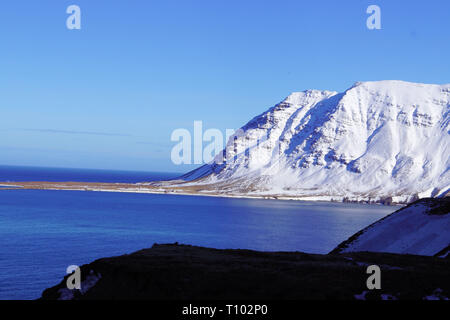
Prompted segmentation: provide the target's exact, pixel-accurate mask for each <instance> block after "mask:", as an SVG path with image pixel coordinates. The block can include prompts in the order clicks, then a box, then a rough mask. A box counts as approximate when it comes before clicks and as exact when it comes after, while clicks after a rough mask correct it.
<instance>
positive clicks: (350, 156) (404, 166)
mask: <svg viewBox="0 0 450 320" xmlns="http://www.w3.org/2000/svg"><path fill="white" fill-rule="evenodd" d="M449 111H450V84H444V85H435V84H420V83H412V82H405V81H398V80H385V81H370V82H356V83H355V84H354V85H353V86H352V87H350V88H349V89H347V90H345V91H344V92H341V93H339V92H335V91H327V90H305V91H302V92H293V93H291V94H290V95H289V96H287V97H286V98H285V99H284V100H283V101H281V102H280V103H279V104H277V105H275V106H273V107H271V108H269V109H268V110H267V111H266V112H263V113H261V114H260V115H258V116H256V117H254V118H253V119H251V120H250V121H249V122H248V123H247V124H245V125H244V126H243V127H242V128H241V129H240V130H238V133H237V134H235V136H232V137H231V138H230V140H229V141H228V143H227V146H226V148H225V149H224V151H223V152H222V153H220V154H219V155H217V156H216V158H215V159H214V161H213V162H212V163H209V164H206V165H204V166H202V167H200V168H198V169H196V170H193V171H191V172H189V173H187V174H185V175H183V176H182V177H181V178H180V179H179V180H176V181H174V182H175V183H178V184H180V183H181V184H182V185H184V186H199V185H202V186H205V189H204V191H205V192H206V193H208V192H213V191H214V192H219V193H223V194H239V195H261V196H286V197H289V196H294V197H299V196H300V197H305V198H317V199H322V200H343V199H344V198H347V199H351V200H369V201H370V200H375V201H379V200H380V199H382V198H388V197H392V198H393V199H394V201H397V202H408V201H411V200H413V199H417V198H422V197H429V196H439V195H442V194H444V193H446V192H448V190H449V187H450V173H449V167H450V161H449V158H450V138H449V134H450V112H449ZM224 159H225V161H222V160H224ZM174 182H172V183H174Z"/></svg>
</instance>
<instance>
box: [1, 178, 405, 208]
mask: <svg viewBox="0 0 450 320" xmlns="http://www.w3.org/2000/svg"><path fill="white" fill-rule="evenodd" d="M17 189H21V190H64V191H91V192H123V193H147V194H170V195H184V196H202V197H219V198H237V199H265V200H285V201H286V200H291V201H317V202H343V201H342V197H338V196H321V195H317V196H308V195H303V196H292V195H280V194H261V195H258V194H233V193H225V192H224V193H219V192H215V191H212V190H208V189H207V188H206V189H205V188H202V186H198V187H192V186H183V185H179V184H175V183H174V184H170V185H161V184H159V183H158V182H155V184H154V185H151V184H140V183H136V184H135V183H99V182H48V181H29V182H28V181H27V182H0V190H17ZM349 202H353V203H365V204H380V202H379V201H374V202H370V203H368V202H367V201H365V200H355V201H349ZM399 204H403V203H392V205H399Z"/></svg>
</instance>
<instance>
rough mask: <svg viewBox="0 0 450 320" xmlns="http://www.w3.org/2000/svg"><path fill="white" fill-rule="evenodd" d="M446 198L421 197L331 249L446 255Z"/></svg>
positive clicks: (449, 222)
mask: <svg viewBox="0 0 450 320" xmlns="http://www.w3.org/2000/svg"><path fill="white" fill-rule="evenodd" d="M449 230H450V198H448V197H447V198H442V199H431V198H429V199H421V200H418V201H416V202H414V203H412V204H410V205H408V206H406V207H404V208H402V209H400V210H398V211H396V212H394V213H392V214H390V215H389V216H387V217H385V218H383V219H381V220H379V221H377V222H375V223H374V224H372V225H370V226H368V227H367V228H365V229H363V230H361V231H359V232H358V233H356V234H355V235H353V236H352V237H350V238H349V239H348V240H346V241H344V242H343V243H341V244H340V245H339V246H338V247H337V248H336V249H334V250H333V251H332V253H345V252H358V251H371V252H390V253H401V254H418V255H427V256H432V255H436V256H440V257H447V256H448V253H449V251H450V232H449Z"/></svg>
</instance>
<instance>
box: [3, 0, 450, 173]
mask: <svg viewBox="0 0 450 320" xmlns="http://www.w3.org/2000/svg"><path fill="white" fill-rule="evenodd" d="M72 4H76V5H78V6H80V8H81V13H82V17H81V30H68V29H67V28H66V19H67V17H68V14H66V8H67V7H68V6H69V5H72ZM370 4H376V5H378V6H379V7H380V8H381V24H382V29H381V30H368V29H367V28H366V19H367V17H368V16H369V15H368V14H366V8H367V7H368V6H369V5H370ZM449 15H450V2H449V1H447V0H442V1H435V0H430V1H406V0H404V1H402V0H398V1H379V0H373V1H357V0H354V1H350V0H349V1H335V0H330V1H321V0H317V1H299V0H297V1H283V0H278V1H261V0H260V1H252V0H246V1H242V0H241V1H234V0H227V1H219V0H208V1H203V0H196V1H190V0H183V1H182V0H178V1H167V0H164V1H148V0H146V1H144V0H142V1H138V0H136V1H130V0H128V1H125V0H120V1H112V0H108V1H103V0H95V1H93V0H87V1H86V0H72V1H62V0H59V1H54V0H39V1H31V0H28V1H23V0H15V1H8V2H3V3H2V5H1V8H0V41H1V50H0V132H1V138H0V155H1V158H0V164H8V165H35V166H56V167H78V168H104V169H126V170H146V171H178V172H183V171H185V170H187V169H189V168H188V167H187V166H175V165H173V164H172V163H171V160H170V150H171V148H172V147H173V146H174V145H175V143H174V142H171V141H170V135H171V133H172V131H173V130H175V129H177V128H186V129H189V130H192V128H193V121H194V120H202V121H203V126H204V128H205V129H208V128H217V129H220V130H223V131H224V130H225V129H228V128H235V129H237V128H239V127H240V126H242V125H243V124H245V123H246V122H247V121H248V120H250V119H251V118H252V117H254V116H255V115H257V114H259V113H261V112H263V111H265V110H266V109H267V108H269V107H271V106H272V105H274V104H276V103H278V102H279V101H280V100H282V99H283V98H284V97H286V96H287V95H288V94H289V93H290V92H292V91H302V90H305V89H310V88H314V89H329V90H336V91H341V90H345V89H346V88H348V87H349V86H351V85H352V84H353V83H354V82H356V81H365V80H384V79H399V80H406V81H414V82H424V83H449V82H450V79H449V75H450V56H449V53H450V17H449Z"/></svg>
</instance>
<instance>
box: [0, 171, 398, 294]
mask: <svg viewBox="0 0 450 320" xmlns="http://www.w3.org/2000/svg"><path fill="white" fill-rule="evenodd" d="M178 175H179V174H174V173H172V174H171V173H156V172H127V171H105V170H85V169H51V168H30V167H9V166H8V167H7V166H0V185H1V182H2V181H89V182H142V181H150V180H160V179H168V178H175V177H176V176H178ZM396 209H398V208H397V207H388V206H380V205H362V204H347V203H345V204H344V203H327V202H300V201H281V200H263V199H233V198H215V197H201V196H183V195H165V194H161V195H160V194H132V193H107V192H85V191H50V190H45V191H42V190H20V189H18V190H5V189H3V190H2V189H1V188H0V299H36V298H39V297H40V295H41V293H42V291H43V290H44V289H45V288H47V287H50V286H54V285H56V284H57V283H59V282H60V281H61V280H62V278H63V276H64V275H65V272H66V268H67V267H68V266H69V265H82V264H86V263H89V262H92V261H93V260H95V259H98V258H102V257H109V256H115V255H122V254H126V253H131V252H133V251H136V250H140V249H143V248H148V247H151V246H152V245H153V244H154V243H173V242H179V243H184V244H192V245H200V246H207V247H214V248H241V249H253V250H266V251H303V252H309V253H327V252H329V251H331V250H332V249H333V248H334V247H335V246H336V245H338V244H339V243H340V242H341V241H343V240H345V239H347V238H348V237H349V236H351V235H352V234H354V233H355V232H357V231H358V230H360V229H361V228H363V227H365V226H367V225H369V224H370V223H372V222H374V221H376V220H378V219H380V218H382V217H384V216H386V215H387V214H389V213H391V212H393V211H395V210H396Z"/></svg>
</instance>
